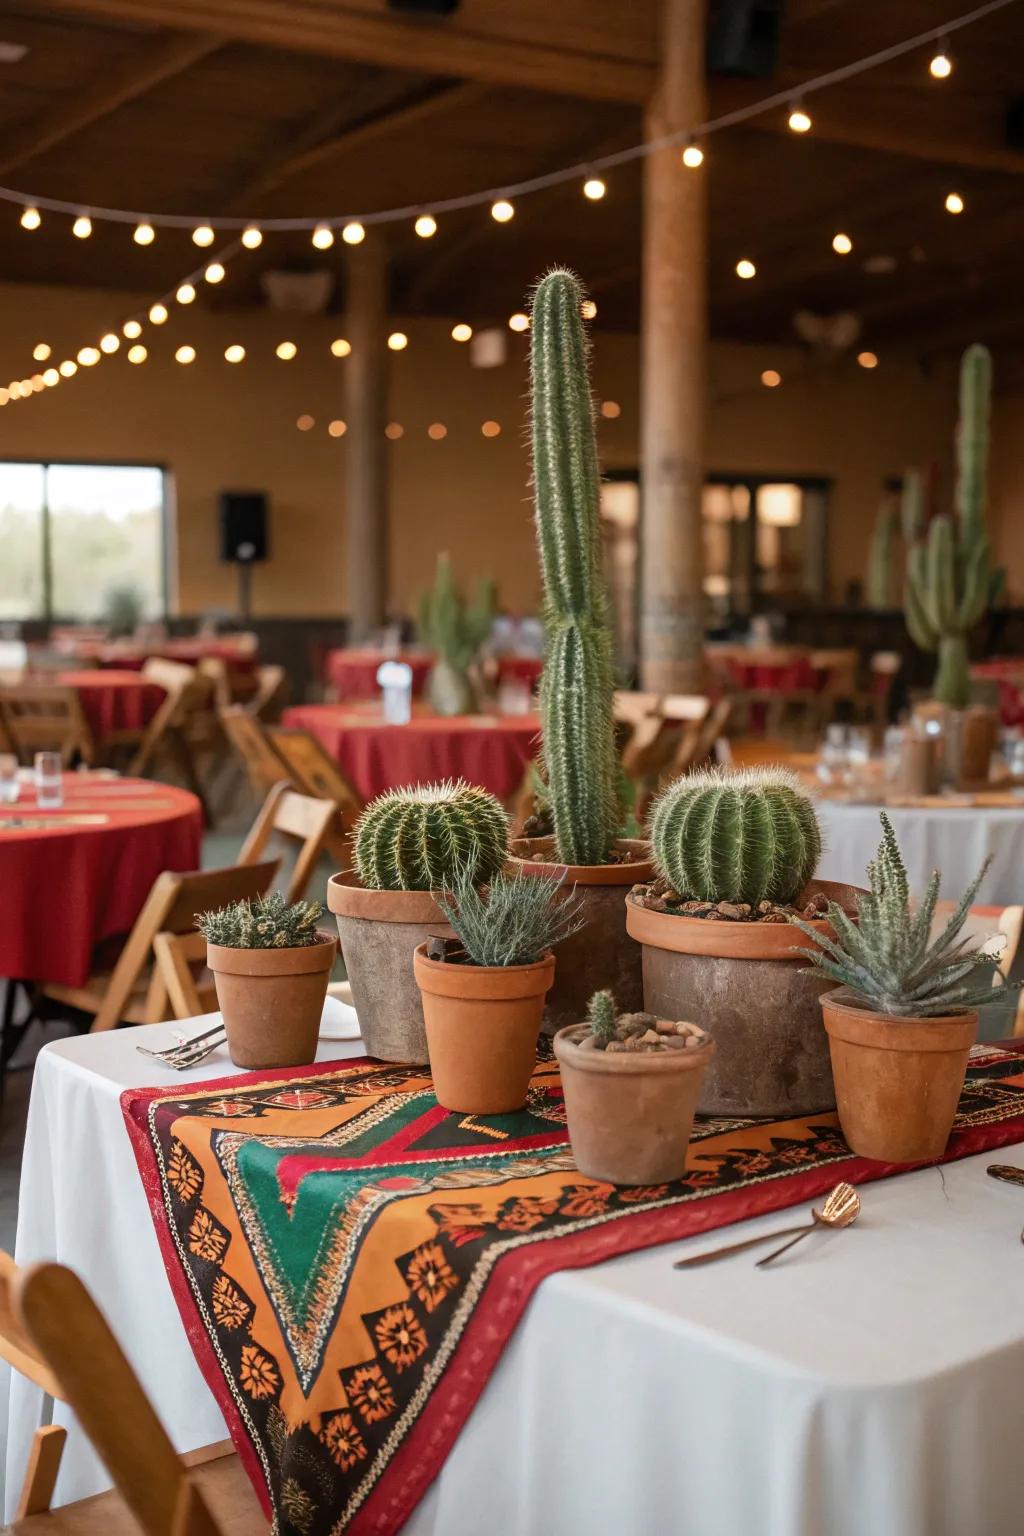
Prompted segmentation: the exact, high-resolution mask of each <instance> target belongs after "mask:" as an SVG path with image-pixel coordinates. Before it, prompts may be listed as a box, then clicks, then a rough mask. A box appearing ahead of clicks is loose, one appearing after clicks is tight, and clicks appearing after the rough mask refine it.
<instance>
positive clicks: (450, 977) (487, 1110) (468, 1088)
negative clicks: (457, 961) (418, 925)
mask: <svg viewBox="0 0 1024 1536" xmlns="http://www.w3.org/2000/svg"><path fill="white" fill-rule="evenodd" d="M413 965H414V969H415V975H416V980H417V982H418V984H419V988H420V991H421V993H422V994H423V1016H424V1019H425V1020H426V1025H427V1047H428V1049H429V1052H430V1072H431V1076H432V1077H433V1079H434V1093H435V1094H436V1096H437V1102H438V1103H439V1104H441V1105H443V1106H444V1108H445V1109H455V1110H460V1111H462V1112H463V1113H464V1114H471V1115H509V1114H511V1113H512V1112H513V1110H516V1109H522V1107H523V1105H524V1104H525V1103H526V1090H527V1089H528V1088H529V1086H530V1078H531V1077H532V1075H533V1069H534V1066H535V1065H536V1061H537V1036H538V1035H539V1034H540V1021H541V1017H542V1015H543V1012H544V998H545V996H546V995H547V991H548V988H549V987H550V986H551V982H552V980H553V979H554V974H555V957H554V955H550V954H549V955H545V957H544V959H543V960H538V961H536V962H535V963H534V964H532V965H453V964H451V963H450V962H441V961H438V960H428V959H427V955H426V950H425V947H424V945H422V944H421V945H419V947H418V948H417V950H416V953H415V955H414V957H413Z"/></svg>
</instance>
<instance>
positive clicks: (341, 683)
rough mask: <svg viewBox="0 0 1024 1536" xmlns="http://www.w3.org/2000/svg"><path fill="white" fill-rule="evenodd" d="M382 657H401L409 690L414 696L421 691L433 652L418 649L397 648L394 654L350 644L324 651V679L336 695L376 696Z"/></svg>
mask: <svg viewBox="0 0 1024 1536" xmlns="http://www.w3.org/2000/svg"><path fill="white" fill-rule="evenodd" d="M382 661H404V662H405V664H406V666H408V667H411V668H412V691H413V693H414V694H415V695H416V696H417V697H419V695H420V694H421V693H422V692H423V689H424V688H425V686H426V682H427V676H428V674H429V672H430V669H431V667H432V666H433V665H434V658H433V656H429V655H425V654H424V652H422V651H399V652H398V653H397V655H390V656H385V654H384V652H383V651H375V650H371V649H363V650H357V649H355V648H354V647H353V648H351V649H347V648H346V649H342V650H338V651H328V652H327V659H326V661H325V662H324V676H325V680H326V682H327V684H328V686H329V687H331V688H333V689H334V691H335V693H336V694H337V695H338V698H339V699H376V698H378V697H379V695H380V688H379V687H378V685H377V668H378V667H379V666H380V664H381V662H382Z"/></svg>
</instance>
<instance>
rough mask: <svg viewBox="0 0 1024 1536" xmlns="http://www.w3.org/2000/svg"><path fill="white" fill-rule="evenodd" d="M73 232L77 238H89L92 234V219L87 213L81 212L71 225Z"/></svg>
mask: <svg viewBox="0 0 1024 1536" xmlns="http://www.w3.org/2000/svg"><path fill="white" fill-rule="evenodd" d="M71 233H72V234H73V235H74V236H75V238H76V239H77V240H88V238H89V236H90V235H91V234H92V219H90V217H89V215H88V214H87V213H80V214H79V215H78V218H77V219H76V220H75V222H74V223H73V224H72V226H71Z"/></svg>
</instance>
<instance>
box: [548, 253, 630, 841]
mask: <svg viewBox="0 0 1024 1536" xmlns="http://www.w3.org/2000/svg"><path fill="white" fill-rule="evenodd" d="M583 301H584V290H583V287H582V285H581V284H580V282H579V280H578V279H577V278H576V277H575V276H574V275H573V273H571V272H567V271H565V270H564V269H562V268H556V269H555V270H554V271H552V272H549V273H548V274H547V276H546V277H544V278H542V279H541V281H540V283H538V285H537V288H536V291H535V293H534V297H533V319H532V326H531V332H532V346H531V350H530V379H531V389H532V401H533V404H532V427H533V483H534V499H535V508H536V524H537V543H538V548H539V551H540V563H541V573H542V575H543V579H544V627H545V645H544V673H543V676H542V678H541V687H540V710H541V720H542V725H543V740H544V761H545V766H546V770H547V782H548V787H549V794H550V800H551V808H552V815H553V819H554V828H555V851H556V853H557V855H558V858H559V859H561V860H562V861H563V862H564V863H566V864H605V863H607V862H608V859H609V856H610V854H611V852H612V847H613V844H614V841H615V834H616V830H617V827H618V821H619V805H618V794H617V788H616V783H617V777H616V776H617V758H616V753H615V729H614V723H613V718H612V694H613V688H614V679H613V666H612V649H613V643H612V633H611V629H610V627H609V623H608V594H607V590H606V587H605V580H604V572H603V569H602V557H601V517H600V489H599V476H598V468H597V446H596V443H595V440H594V409H593V401H592V399H591V395H590V378H589V347H588V341H587V336H586V331H585V329H584V325H583V318H582V314H581V308H582V304H583Z"/></svg>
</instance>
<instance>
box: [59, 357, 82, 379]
mask: <svg viewBox="0 0 1024 1536" xmlns="http://www.w3.org/2000/svg"><path fill="white" fill-rule="evenodd" d="M57 372H58V373H59V374H61V375H62V376H63V377H64V378H65V379H73V378H74V376H75V374H76V373H77V372H78V364H77V363H73V362H72V361H71V359H70V357H66V358H65V359H64V361H63V362H62V363H61V365H60V367H59V368H58V369H57Z"/></svg>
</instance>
